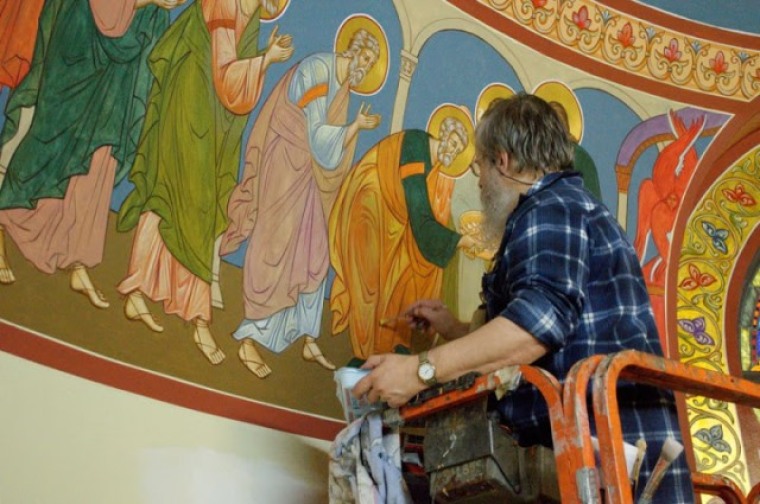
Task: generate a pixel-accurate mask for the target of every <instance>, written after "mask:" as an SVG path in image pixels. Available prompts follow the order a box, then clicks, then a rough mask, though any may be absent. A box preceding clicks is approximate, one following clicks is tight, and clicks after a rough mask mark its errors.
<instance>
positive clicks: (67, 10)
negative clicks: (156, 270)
mask: <svg viewBox="0 0 760 504" xmlns="http://www.w3.org/2000/svg"><path fill="white" fill-rule="evenodd" d="M180 3H183V2H182V1H177V0H151V1H148V0H117V1H110V0H73V1H64V0H50V1H48V2H47V3H45V6H44V8H43V10H42V14H41V16H40V23H39V32H38V35H37V44H36V46H35V51H34V58H33V62H32V67H31V70H30V72H29V74H28V75H27V76H26V78H24V80H23V81H22V82H21V83H20V84H19V86H18V87H17V88H16V89H15V90H14V91H13V92H12V94H11V96H10V99H9V101H8V106H7V108H6V110H7V111H6V117H7V121H6V123H5V127H4V129H3V134H2V140H1V142H2V144H3V148H2V150H0V163H2V164H4V163H8V171H7V174H6V176H5V180H4V181H3V182H2V187H1V188H0V283H11V282H13V281H14V280H15V277H14V275H13V272H12V271H11V269H10V266H9V264H8V262H7V260H6V257H5V250H4V243H3V241H4V233H3V229H4V231H5V233H7V234H8V235H9V236H10V237H11V238H12V239H13V241H14V242H15V243H16V245H17V246H18V248H19V249H20V250H21V252H22V254H23V255H24V257H26V259H27V260H29V261H30V262H31V263H32V264H34V266H35V267H36V268H37V269H39V270H40V271H42V272H44V273H48V274H52V273H54V272H55V271H57V270H65V269H68V270H70V286H71V289H72V290H74V291H76V292H79V293H81V294H84V295H85V296H86V297H87V298H88V299H89V301H90V303H92V304H93V305H94V306H96V307H98V308H107V307H108V306H109V304H108V302H107V301H106V299H105V298H104V296H103V295H102V294H101V293H100V292H99V291H98V290H97V289H96V288H95V287H94V286H93V284H92V281H91V280H90V276H89V273H88V269H90V268H93V267H94V266H96V265H98V264H99V263H100V262H101V260H102V258H103V248H104V245H105V234H106V225H107V220H108V207H109V203H110V200H111V192H112V190H113V186H114V181H115V180H118V179H119V177H120V173H121V172H122V171H123V170H125V169H126V168H127V167H128V166H129V165H130V164H131V162H132V159H133V158H134V154H135V144H136V140H137V137H138V135H139V133H140V128H141V126H142V123H143V117H144V114H145V106H144V104H145V100H146V97H147V94H148V90H149V89H150V83H151V79H150V76H149V74H148V73H147V72H146V60H147V57H148V54H149V53H150V51H151V49H152V48H153V47H154V45H155V44H156V42H157V40H158V38H159V37H160V36H161V35H162V34H163V32H164V30H165V29H166V28H167V26H168V25H169V14H168V12H166V11H165V9H168V8H170V7H172V6H175V5H177V4H180ZM32 118H33V119H34V120H32ZM1 169H2V167H0V170H1ZM0 178H2V177H1V176H0Z"/></svg>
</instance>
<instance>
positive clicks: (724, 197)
mask: <svg viewBox="0 0 760 504" xmlns="http://www.w3.org/2000/svg"><path fill="white" fill-rule="evenodd" d="M758 224H760V147H757V148H755V149H754V150H753V151H751V152H750V153H748V154H746V155H745V156H744V157H743V158H742V159H741V160H740V161H739V162H738V163H737V164H736V165H734V166H733V167H732V168H730V169H729V170H727V171H726V172H725V173H723V175H722V176H721V177H720V178H719V179H718V180H716V182H715V183H714V184H713V186H712V187H711V188H710V190H709V191H708V192H707V193H706V194H705V196H704V197H703V198H702V200H701V202H700V203H699V205H698V206H697V209H696V210H695V211H694V213H693V214H692V215H691V217H690V219H689V222H688V224H687V228H686V231H685V233H684V241H683V245H682V248H681V250H682V253H681V257H680V259H679V262H678V287H677V293H678V301H677V319H678V348H679V353H680V358H681V361H682V362H684V363H686V364H691V365H694V366H699V367H703V368H706V369H710V370H713V371H719V372H723V373H728V369H729V368H728V361H727V357H726V355H727V354H726V348H727V341H726V338H727V337H728V338H730V337H732V336H730V335H726V334H725V320H726V313H725V300H726V295H727V293H728V283H729V280H730V279H731V274H732V271H733V269H734V266H735V264H736V260H737V258H738V254H739V251H740V250H741V249H742V247H744V246H745V244H746V241H747V240H748V238H749V236H750V235H751V234H752V230H753V229H754V228H755V227H757V226H758ZM729 316H734V315H733V314H730V315H729ZM735 343H738V341H737V342H733V343H732V344H735ZM687 415H688V419H689V426H690V430H691V435H692V438H693V445H694V455H695V459H696V461H697V470H699V471H702V472H706V473H713V474H721V475H723V476H726V477H728V478H731V479H732V480H733V481H734V482H736V484H737V485H739V487H740V488H741V489H742V490H743V491H744V492H747V491H748V490H749V487H750V485H749V475H748V471H747V460H746V455H745V454H744V453H743V451H742V446H743V444H742V442H741V440H742V433H741V428H740V425H739V423H738V421H737V413H736V408H735V406H734V405H733V404H730V403H725V402H721V401H715V400H712V399H707V398H704V397H690V398H689V399H688V400H687Z"/></svg>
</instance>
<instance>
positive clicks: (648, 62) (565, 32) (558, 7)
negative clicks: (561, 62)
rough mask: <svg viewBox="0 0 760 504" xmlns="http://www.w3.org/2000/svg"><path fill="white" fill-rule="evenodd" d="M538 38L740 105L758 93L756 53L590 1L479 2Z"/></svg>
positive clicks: (758, 58)
mask: <svg viewBox="0 0 760 504" xmlns="http://www.w3.org/2000/svg"><path fill="white" fill-rule="evenodd" d="M479 2H480V3H482V4H484V5H486V6H487V7H489V8H490V9H492V10H494V11H495V12H496V13H498V15H501V16H504V17H506V18H508V19H510V20H512V21H514V22H516V23H519V24H520V25H522V26H524V27H525V28H528V29H530V30H532V31H534V32H535V33H537V34H539V35H541V36H542V37H544V38H547V39H550V40H552V41H554V42H556V43H559V44H562V45H564V46H566V47H568V48H570V49H573V50H575V51H577V52H579V53H581V54H583V55H584V56H587V57H590V58H593V59H595V60H598V61H599V62H600V63H604V64H606V65H609V66H612V67H616V68H618V69H621V70H624V71H627V72H630V73H634V74H637V75H640V76H642V77H645V78H648V79H651V80H653V81H658V82H664V83H667V84H670V85H674V86H678V87H680V88H686V89H690V90H693V91H696V92H700V93H704V94H710V95H716V96H720V97H724V98H729V99H733V100H737V101H741V102H748V101H751V100H752V99H753V98H754V97H756V96H757V95H758V94H760V53H759V52H758V51H756V50H749V49H745V48H742V47H736V46H732V45H728V44H725V43H721V42H720V41H717V40H708V39H704V38H698V37H692V36H690V35H687V34H685V33H680V32H677V31H673V30H670V29H667V28H663V27H661V26H658V25H655V24H652V23H649V22H647V21H645V20H642V19H638V18H635V17H633V16H630V15H628V14H626V13H622V12H619V11H616V10H615V9H611V8H609V7H607V6H606V5H600V4H598V3H597V2H596V1H594V0H479Z"/></svg>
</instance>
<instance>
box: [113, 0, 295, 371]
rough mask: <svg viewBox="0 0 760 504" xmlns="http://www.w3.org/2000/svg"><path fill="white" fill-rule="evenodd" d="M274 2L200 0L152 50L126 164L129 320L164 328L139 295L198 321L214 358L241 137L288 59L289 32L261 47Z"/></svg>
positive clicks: (218, 353)
mask: <svg viewBox="0 0 760 504" xmlns="http://www.w3.org/2000/svg"><path fill="white" fill-rule="evenodd" d="M277 6H278V4H277V2H276V1H275V0H261V1H260V0H199V1H196V2H195V4H193V5H192V6H190V7H189V8H188V9H187V10H186V11H184V12H183V13H182V14H181V15H180V16H179V17H178V18H177V20H176V21H175V22H174V23H173V24H172V26H171V27H170V28H169V30H168V31H167V33H166V35H165V36H164V37H163V39H162V40H161V43H160V44H158V45H157V46H156V49H155V50H154V51H153V53H152V54H151V58H150V64H151V71H152V72H153V75H154V77H155V83H154V85H153V88H152V90H151V94H150V98H149V101H148V114H147V118H146V121H145V128H144V130H143V132H142V136H141V138H140V146H139V150H138V154H137V159H136V160H135V164H134V166H133V167H132V170H131V172H130V180H131V181H132V182H133V183H134V185H135V189H134V191H132V193H130V195H129V196H128V197H127V199H126V200H125V201H124V204H123V205H122V207H121V209H120V211H119V221H118V229H119V231H127V230H130V229H132V228H134V227H137V231H136V232H135V236H134V239H133V242H132V243H133V244H132V255H131V258H130V262H129V269H128V272H127V277H126V278H125V279H124V280H123V281H122V282H121V284H120V285H119V287H118V288H119V292H121V293H122V294H124V295H125V296H127V297H126V301H125V305H124V312H125V315H126V317H127V318H129V319H130V320H138V321H142V322H143V323H145V324H146V325H147V326H148V327H149V328H150V329H152V330H153V331H157V332H160V331H162V330H163V327H161V326H160V325H159V324H158V323H156V321H155V320H154V319H153V317H152V316H151V314H150V312H149V311H148V308H147V306H146V303H145V300H144V297H143V296H147V297H148V298H150V299H152V300H153V301H163V304H164V310H165V311H166V313H170V314H176V315H178V316H179V317H180V318H182V319H183V320H186V321H192V323H193V325H194V326H195V329H194V331H193V340H194V341H195V344H196V345H197V346H198V348H199V349H200V350H201V352H202V353H203V355H204V356H205V357H206V358H207V359H208V360H209V362H211V363H212V364H219V363H220V362H222V360H223V359H224V358H225V355H224V352H223V351H222V350H221V349H220V348H219V347H218V345H217V343H216V340H215V339H214V337H213V335H212V334H211V331H210V329H209V323H210V321H211V307H212V302H211V284H212V268H213V262H214V259H213V257H214V242H215V240H216V239H217V238H218V237H219V236H221V234H222V233H223V231H224V230H225V229H226V227H227V215H226V209H227V200H228V198H229V194H230V192H232V188H233V187H234V185H235V180H236V178H237V172H238V166H239V159H240V142H241V140H242V132H243V128H244V127H245V123H246V120H247V114H248V113H249V112H250V111H251V110H253V108H254V107H255V106H256V103H257V102H258V100H259V97H260V95H261V89H262V88H263V85H264V75H265V73H266V71H267V69H268V67H269V66H270V65H271V64H272V63H276V62H280V61H285V60H287V59H288V58H289V57H290V56H291V54H292V52H293V47H292V46H291V39H290V37H289V36H282V35H277V30H276V29H275V30H273V32H272V35H271V36H270V39H269V45H268V47H267V48H266V50H265V51H260V50H259V48H258V34H259V26H260V23H259V20H260V15H261V10H262V9H266V10H267V12H269V13H272V12H274V11H275V10H276V9H277Z"/></svg>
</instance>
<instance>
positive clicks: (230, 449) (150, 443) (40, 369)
mask: <svg viewBox="0 0 760 504" xmlns="http://www.w3.org/2000/svg"><path fill="white" fill-rule="evenodd" d="M328 448H329V443H327V442H325V441H320V440H315V439H311V438H306V437H301V436H295V435H291V434H285V433H281V432H279V431H274V430H270V429H266V428H262V427H257V426H253V425H249V424H245V423H241V422H236V421H232V420H227V419H224V418H218V417H214V416H211V415H208V414H205V413H198V412H196V411H192V410H188V409H184V408H180V407H177V406H172V405H169V404H165V403H161V402H159V401H155V400H152V399H148V398H145V397H142V396H138V395H134V394H131V393H127V392H122V391H120V390H117V389H113V388H110V387H107V386H104V385H101V384H99V383H94V382H90V381H87V380H84V379H81V378H78V377H75V376H71V375H68V374H65V373H62V372H59V371H56V370H53V369H50V368H47V367H44V366H40V365H38V364H35V363H32V362H29V361H26V360H23V359H20V358H18V357H15V356H12V355H10V354H7V353H3V352H0V504H69V503H70V504H90V503H93V504H121V503H124V504H159V503H160V504H171V503H180V502H181V503H183V504H196V503H214V504H222V503H223V504H238V503H291V502H292V503H299V504H300V503H309V502H326V501H327V488H326V482H327V450H328Z"/></svg>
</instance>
